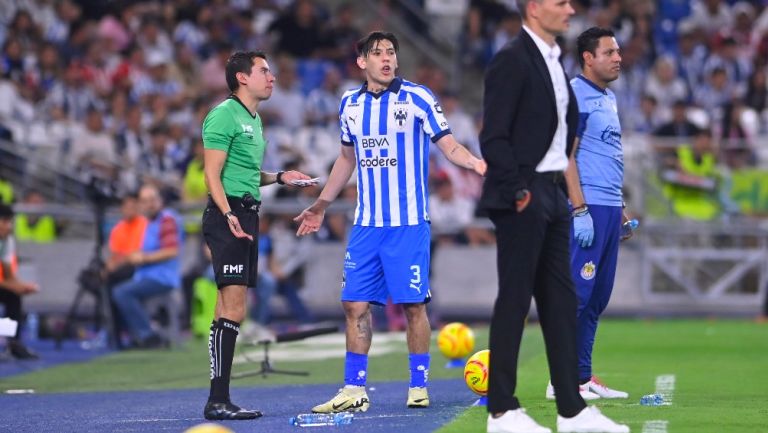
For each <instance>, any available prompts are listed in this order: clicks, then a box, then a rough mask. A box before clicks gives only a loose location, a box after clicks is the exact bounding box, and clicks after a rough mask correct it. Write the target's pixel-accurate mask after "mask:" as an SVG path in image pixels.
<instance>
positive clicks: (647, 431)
mask: <svg viewBox="0 0 768 433" xmlns="http://www.w3.org/2000/svg"><path fill="white" fill-rule="evenodd" d="M667 425H669V421H667V420H654V421H646V422H645V424H643V433H667Z"/></svg>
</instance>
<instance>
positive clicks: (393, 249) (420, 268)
mask: <svg viewBox="0 0 768 433" xmlns="http://www.w3.org/2000/svg"><path fill="white" fill-rule="evenodd" d="M429 242H430V226H429V223H426V222H425V223H422V224H419V225H415V226H400V227H364V226H358V225H356V226H353V227H352V230H351V232H350V234H349V244H348V245H347V251H346V253H345V257H344V277H343V278H344V279H343V282H342V283H341V284H342V289H341V300H342V301H360V302H372V303H375V304H380V305H384V304H386V303H387V296H389V297H391V298H392V302H394V303H395V304H419V303H424V302H429V300H430V298H431V296H432V294H431V293H430V292H429Z"/></svg>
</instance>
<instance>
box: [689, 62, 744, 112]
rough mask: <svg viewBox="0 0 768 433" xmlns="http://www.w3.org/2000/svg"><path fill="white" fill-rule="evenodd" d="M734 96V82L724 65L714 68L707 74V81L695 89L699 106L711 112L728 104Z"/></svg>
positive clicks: (694, 98) (695, 98) (696, 101)
mask: <svg viewBox="0 0 768 433" xmlns="http://www.w3.org/2000/svg"><path fill="white" fill-rule="evenodd" d="M733 96H734V88H733V86H732V83H730V82H729V81H728V74H727V73H726V71H725V68H723V67H720V66H718V67H716V68H713V69H712V70H711V71H710V72H709V74H708V75H707V81H706V82H705V83H702V84H700V85H699V87H698V88H696V89H695V90H694V93H693V100H694V102H695V103H696V105H698V106H699V107H701V108H703V109H705V110H707V111H708V112H710V113H713V112H715V110H718V109H720V108H722V107H723V105H725V104H727V103H728V102H729V101H730V100H731V98H733Z"/></svg>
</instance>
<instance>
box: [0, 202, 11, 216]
mask: <svg viewBox="0 0 768 433" xmlns="http://www.w3.org/2000/svg"><path fill="white" fill-rule="evenodd" d="M13 215H14V214H13V208H12V207H10V206H8V205H7V204H5V203H0V220H9V219H13Z"/></svg>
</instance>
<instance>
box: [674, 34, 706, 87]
mask: <svg viewBox="0 0 768 433" xmlns="http://www.w3.org/2000/svg"><path fill="white" fill-rule="evenodd" d="M678 34H679V35H678V40H677V50H678V55H677V65H678V67H677V69H678V74H679V75H680V78H682V79H683V81H685V85H686V87H687V88H688V94H689V95H692V94H693V91H694V89H696V87H697V86H698V84H699V82H700V81H701V80H702V78H703V76H704V63H706V60H707V56H708V54H709V53H708V52H707V45H706V44H705V43H703V42H702V41H701V39H700V38H698V37H697V28H696V27H695V24H694V23H693V22H691V21H683V22H681V23H680V24H679V25H678Z"/></svg>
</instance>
